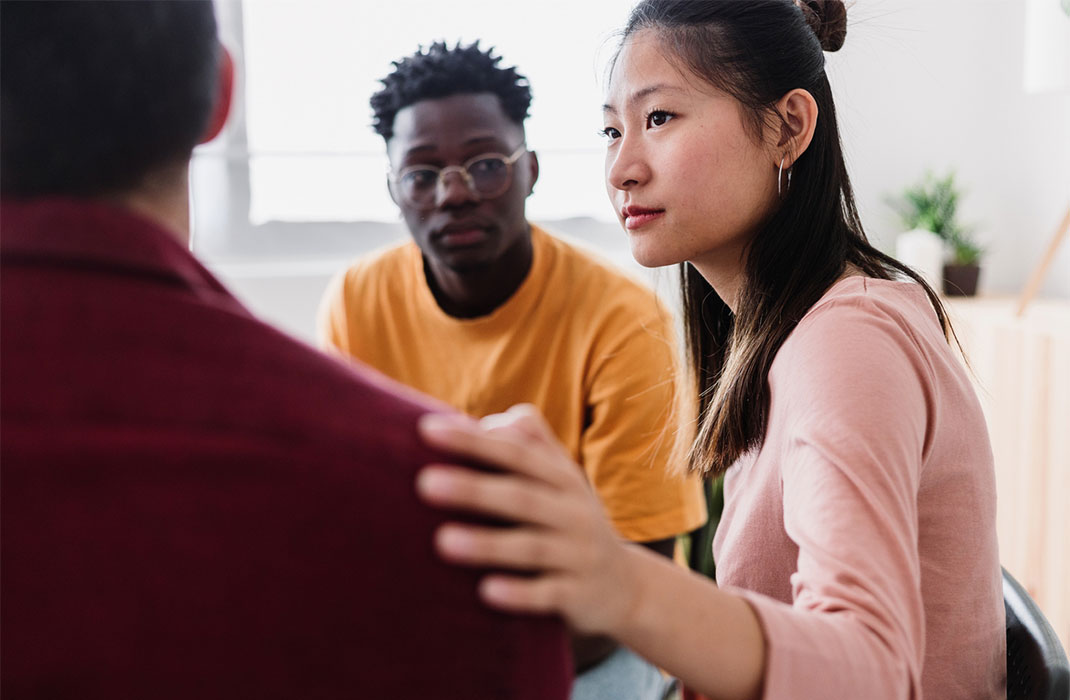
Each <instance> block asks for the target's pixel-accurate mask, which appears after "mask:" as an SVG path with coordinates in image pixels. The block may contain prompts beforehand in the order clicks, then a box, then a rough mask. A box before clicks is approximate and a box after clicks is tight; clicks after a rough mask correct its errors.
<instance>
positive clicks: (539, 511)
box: [417, 406, 637, 634]
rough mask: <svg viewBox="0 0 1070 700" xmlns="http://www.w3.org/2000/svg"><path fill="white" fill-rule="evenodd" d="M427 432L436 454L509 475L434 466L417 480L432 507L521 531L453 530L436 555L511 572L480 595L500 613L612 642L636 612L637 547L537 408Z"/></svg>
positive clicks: (488, 580)
mask: <svg viewBox="0 0 1070 700" xmlns="http://www.w3.org/2000/svg"><path fill="white" fill-rule="evenodd" d="M420 433H421V435H422V436H423V438H424V439H425V440H426V441H427V442H428V443H429V444H430V445H432V446H434V447H436V448H439V449H440V450H443V451H445V452H449V453H452V454H456V455H458V456H459V457H464V458H467V459H471V460H474V461H477V462H481V463H484V464H487V465H489V466H493V467H498V468H500V469H501V470H503V473H489V472H479V471H475V470H472V469H467V468H464V467H459V466H448V465H431V466H428V467H427V468H425V469H424V470H422V471H421V472H420V474H419V475H418V477H417V492H418V493H419V495H420V496H421V498H423V499H424V500H425V501H427V502H428V503H430V504H432V505H435V506H439V507H445V508H454V509H459V510H466V511H472V512H476V513H481V514H483V515H488V516H493V517H497V518H502V519H504V520H507V521H509V522H510V523H515V524H516V525H515V526H509V527H487V526H475V525H462V524H459V523H448V524H446V525H444V526H442V527H441V528H440V529H439V531H438V532H437V533H436V536H435V546H436V548H437V550H438V551H439V553H440V554H441V555H442V556H443V557H444V558H445V559H446V560H448V561H450V562H453V563H456V564H461V565H465V566H476V567H487V568H493V569H508V570H515V571H517V572H524V573H523V574H520V575H511V574H508V573H495V574H489V575H487V576H486V577H485V578H484V579H483V580H482V582H481V584H480V595H481V597H482V598H483V599H484V601H486V602H487V603H488V604H489V605H491V606H493V607H495V608H499V609H502V610H509V611H514V612H529V613H556V614H559V615H561V616H562V617H564V618H565V620H566V621H567V622H568V623H569V624H570V625H571V626H572V627H573V628H574V629H575V630H577V631H579V632H583V633H587V634H611V633H612V631H613V629H614V628H616V627H617V626H618V625H619V624H620V623H621V622H622V621H623V620H626V619H627V618H628V616H629V615H630V614H631V613H632V608H633V606H634V605H635V601H636V597H637V594H636V590H635V589H636V583H637V582H636V581H635V577H633V576H631V575H630V560H631V558H632V551H631V550H632V549H633V548H634V546H633V545H629V544H626V543H625V542H624V541H623V540H622V539H621V538H620V537H619V536H618V535H617V534H616V533H615V532H614V530H613V528H612V526H611V525H610V524H609V522H608V520H607V518H606V516H605V513H604V512H603V510H602V506H601V503H600V502H599V501H598V498H597V496H596V495H595V493H594V492H593V490H592V489H591V487H590V486H589V484H588V482H587V479H586V478H585V476H584V473H583V470H582V469H581V468H580V467H579V466H577V465H576V463H575V462H573V461H572V459H571V458H570V456H569V455H568V453H567V452H566V451H565V449H564V448H563V447H562V446H561V445H560V444H559V443H558V442H557V440H556V438H555V437H554V435H553V433H552V432H551V430H550V428H549V426H547V424H546V422H545V421H544V420H543V418H542V416H540V415H539V413H538V411H537V410H536V409H535V408H533V407H531V406H515V407H513V408H511V409H509V411H508V412H507V413H504V414H499V415H495V416H490V417H488V418H485V419H483V420H482V421H480V422H479V423H476V422H474V421H471V420H470V419H465V418H463V417H459V416H458V417H454V416H446V415H436V414H428V415H426V416H424V418H423V419H422V420H421V422H420Z"/></svg>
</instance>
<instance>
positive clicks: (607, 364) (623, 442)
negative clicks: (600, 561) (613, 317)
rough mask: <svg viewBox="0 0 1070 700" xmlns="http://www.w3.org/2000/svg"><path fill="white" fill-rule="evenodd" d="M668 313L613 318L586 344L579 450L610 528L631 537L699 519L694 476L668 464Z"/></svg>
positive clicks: (674, 425)
mask: <svg viewBox="0 0 1070 700" xmlns="http://www.w3.org/2000/svg"><path fill="white" fill-rule="evenodd" d="M674 370H675V349H674V341H673V328H672V324H671V319H670V317H669V315H668V313H667V312H666V311H664V310H663V309H661V308H660V307H658V308H657V309H656V311H655V313H653V314H650V315H649V316H648V317H647V320H646V321H645V322H640V323H636V322H635V320H634V317H632V318H629V319H626V320H625V321H624V322H617V327H615V328H614V329H612V331H611V332H609V333H606V334H605V342H602V343H599V345H598V346H596V348H595V349H594V356H593V367H592V373H591V379H590V382H591V385H590V389H589V394H588V395H589V400H590V421H589V424H588V425H587V427H586V429H585V430H584V432H583V437H582V440H581V445H580V452H581V457H582V462H583V465H584V469H585V470H586V472H587V476H588V479H589V480H590V481H591V483H592V484H593V485H594V487H595V489H596V491H597V492H598V494H599V496H600V497H601V499H602V503H603V505H604V506H605V508H606V512H607V513H608V514H609V517H610V519H611V520H612V522H613V524H614V526H615V527H616V529H617V531H618V532H619V533H620V535H621V536H622V537H625V538H626V539H629V540H632V541H635V542H649V541H653V540H659V539H664V538H667V537H673V536H675V535H677V534H680V533H682V532H687V531H689V530H693V529H694V528H696V527H698V526H700V525H702V524H703V523H704V522H705V521H706V517H707V514H706V504H705V498H704V496H703V492H702V484H701V481H700V480H699V479H697V478H696V477H693V476H684V475H683V474H682V472H683V471H684V470H683V469H681V468H678V467H679V465H673V464H670V463H669V461H670V459H671V456H672V452H673V446H674V441H675V440H676V438H677V431H678V430H681V429H682V428H681V426H680V425H679V424H678V421H677V417H676V415H675V413H674V410H673V406H674V394H675V377H676V376H677V373H676V372H675V371H674Z"/></svg>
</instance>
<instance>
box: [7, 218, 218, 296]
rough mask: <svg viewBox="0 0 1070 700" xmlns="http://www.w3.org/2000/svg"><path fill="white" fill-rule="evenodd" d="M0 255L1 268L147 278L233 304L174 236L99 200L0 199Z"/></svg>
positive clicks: (158, 226) (157, 226) (146, 220)
mask: <svg viewBox="0 0 1070 700" xmlns="http://www.w3.org/2000/svg"><path fill="white" fill-rule="evenodd" d="M0 254H2V256H3V259H4V262H5V263H17V262H42V263H54V264H55V263H59V264H65V265H72V266H78V267H102V268H112V269H115V270H117V271H118V270H124V271H127V272H137V273H140V274H149V275H151V276H153V277H158V278H160V280H161V281H165V282H169V283H171V284H174V283H176V282H177V283H180V284H182V285H184V286H188V287H189V288H191V289H197V290H201V291H208V290H210V291H213V292H218V293H222V294H224V295H226V296H227V297H230V298H231V299H232V300H233V297H231V295H230V293H229V292H227V291H226V288H224V287H223V285H222V284H220V283H219V281H218V280H216V278H215V277H213V276H212V274H211V273H210V272H208V270H206V269H205V268H204V266H202V265H201V264H200V263H199V262H197V259H196V258H194V257H193V255H192V254H191V253H190V252H189V250H187V249H186V248H184V247H183V246H182V245H181V244H180V243H179V242H178V240H177V239H176V238H175V237H174V235H173V234H171V233H170V232H168V231H167V230H166V229H164V228H163V227H162V226H160V225H159V224H156V223H155V222H153V221H150V220H149V219H147V218H145V217H143V216H141V215H139V214H137V213H135V212H133V211H131V210H129V209H126V208H123V207H121V206H119V205H114V204H109V203H106V202H101V201H99V200H88V199H75V198H69V197H34V198H29V199H16V198H7V197H5V198H3V199H2V200H0ZM234 302H235V303H237V301H236V300H234Z"/></svg>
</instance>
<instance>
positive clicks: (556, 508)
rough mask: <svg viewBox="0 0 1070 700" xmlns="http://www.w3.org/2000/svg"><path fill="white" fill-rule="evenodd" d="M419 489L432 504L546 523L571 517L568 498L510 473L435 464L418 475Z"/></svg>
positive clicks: (558, 521) (558, 523) (513, 519)
mask: <svg viewBox="0 0 1070 700" xmlns="http://www.w3.org/2000/svg"><path fill="white" fill-rule="evenodd" d="M416 492H417V493H418V494H419V495H420V497H421V498H423V499H424V500H425V501H427V502H428V503H431V504H432V505H435V506H439V507H444V508H455V509H458V510H465V511H474V512H478V513H482V514H484V515H489V516H492V517H498V518H503V519H505V520H508V521H513V522H520V523H530V524H533V525H539V526H544V527H551V526H554V525H560V523H562V522H567V521H566V520H563V519H564V518H567V517H568V514H567V501H566V500H564V499H562V498H560V497H559V496H558V494H557V493H556V492H554V491H552V490H550V489H548V488H547V487H546V486H544V485H542V484H540V483H538V482H535V481H532V480H531V479H524V478H518V477H516V476H513V475H510V474H491V473H487V472H480V471H476V470H474V469H466V468H464V467H451V466H445V465H431V466H428V467H425V468H424V469H422V470H421V471H420V473H419V474H417V475H416Z"/></svg>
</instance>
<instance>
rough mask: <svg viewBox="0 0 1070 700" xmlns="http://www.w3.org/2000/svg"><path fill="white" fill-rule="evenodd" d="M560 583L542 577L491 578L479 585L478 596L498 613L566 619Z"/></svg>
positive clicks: (487, 577) (502, 575)
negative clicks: (529, 614)
mask: <svg viewBox="0 0 1070 700" xmlns="http://www.w3.org/2000/svg"><path fill="white" fill-rule="evenodd" d="M561 590H562V583H561V581H559V580H556V579H553V578H549V577H544V576H539V577H537V578H526V577H520V576H508V575H505V574H492V575H490V576H486V577H484V578H483V580H482V581H480V583H479V596H480V597H481V598H482V599H483V601H484V602H485V603H486V604H487V605H489V606H491V607H492V608H497V609H498V610H504V611H506V612H514V613H531V614H543V615H547V614H554V613H556V614H562V615H566V617H567V614H566V611H565V610H564V609H563V607H564V599H565V597H566V596H564V595H563V594H562V593H561Z"/></svg>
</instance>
